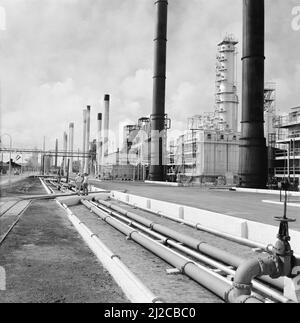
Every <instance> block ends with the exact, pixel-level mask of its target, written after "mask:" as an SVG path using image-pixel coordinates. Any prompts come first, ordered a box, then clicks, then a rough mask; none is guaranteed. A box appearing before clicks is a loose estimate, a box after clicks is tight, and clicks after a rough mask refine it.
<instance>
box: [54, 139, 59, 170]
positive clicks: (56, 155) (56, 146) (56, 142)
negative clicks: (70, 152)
mask: <svg viewBox="0 0 300 323" xmlns="http://www.w3.org/2000/svg"><path fill="white" fill-rule="evenodd" d="M57 157H58V139H56V140H55V161H54V166H55V169H57Z"/></svg>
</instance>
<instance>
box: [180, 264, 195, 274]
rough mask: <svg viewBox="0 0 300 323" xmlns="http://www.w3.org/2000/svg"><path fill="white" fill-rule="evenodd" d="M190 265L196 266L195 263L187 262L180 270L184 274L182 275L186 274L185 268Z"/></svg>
mask: <svg viewBox="0 0 300 323" xmlns="http://www.w3.org/2000/svg"><path fill="white" fill-rule="evenodd" d="M190 264H194V262H192V261H188V262H186V263H185V264H184V265H183V266H182V267H181V268H180V269H179V270H180V272H181V273H182V274H184V271H185V267H186V266H187V265H190Z"/></svg>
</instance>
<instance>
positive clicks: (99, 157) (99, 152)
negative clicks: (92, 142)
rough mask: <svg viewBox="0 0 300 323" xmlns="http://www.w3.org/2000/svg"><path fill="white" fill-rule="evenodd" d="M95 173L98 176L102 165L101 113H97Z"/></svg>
mask: <svg viewBox="0 0 300 323" xmlns="http://www.w3.org/2000/svg"><path fill="white" fill-rule="evenodd" d="M97 120H98V123H97V125H98V143H97V166H98V169H97V173H98V175H100V171H101V165H102V113H98V119H97Z"/></svg>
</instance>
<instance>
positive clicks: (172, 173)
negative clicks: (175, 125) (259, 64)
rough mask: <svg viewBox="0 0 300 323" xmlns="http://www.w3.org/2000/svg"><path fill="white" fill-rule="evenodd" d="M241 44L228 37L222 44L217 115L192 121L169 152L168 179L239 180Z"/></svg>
mask: <svg viewBox="0 0 300 323" xmlns="http://www.w3.org/2000/svg"><path fill="white" fill-rule="evenodd" d="M237 44H238V42H237V41H236V40H235V38H234V37H233V36H232V35H226V36H225V37H224V39H223V40H222V41H221V42H220V43H219V44H218V47H217V56H216V91H215V109H214V112H205V113H202V114H200V115H195V116H193V117H192V118H189V119H188V127H187V131H185V133H184V134H183V135H182V136H180V137H179V138H178V140H177V143H176V144H175V146H174V144H173V143H172V147H170V152H169V164H168V176H169V179H170V180H177V181H183V182H200V183H202V182H214V181H215V180H216V179H217V178H219V179H220V178H221V177H222V180H223V183H225V182H226V183H231V184H233V182H234V181H235V182H236V181H237V174H238V164H239V136H240V134H239V132H238V105H239V99H238V95H237V84H236V83H237V82H236V63H237V58H236V56H237V55H236V54H237V49H236V45H237Z"/></svg>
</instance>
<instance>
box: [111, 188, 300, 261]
mask: <svg viewBox="0 0 300 323" xmlns="http://www.w3.org/2000/svg"><path fill="white" fill-rule="evenodd" d="M110 196H111V198H114V199H116V200H119V201H121V202H125V203H128V204H130V205H132V206H136V207H139V208H142V209H144V210H149V211H151V212H155V213H157V214H164V215H167V216H169V217H172V218H175V219H184V220H186V221H189V222H192V223H194V224H195V225H196V224H200V225H201V226H203V227H206V228H209V229H214V230H217V231H219V232H222V233H226V234H230V235H233V236H235V237H239V238H245V239H248V240H250V241H253V242H256V243H260V244H263V245H266V246H267V245H268V244H273V243H275V241H276V236H277V233H278V226H275V225H274V226H273V225H268V224H264V223H260V222H254V221H249V220H246V219H243V218H236V217H232V216H229V215H225V214H221V213H216V212H211V211H207V210H203V209H198V208H194V207H189V206H185V205H179V204H175V203H169V202H165V201H160V200H154V199H149V198H146V197H141V196H137V195H132V194H126V193H121V192H117V191H112V192H111V193H110ZM290 236H291V246H292V248H293V250H294V251H295V253H296V254H298V255H300V232H298V231H294V230H290ZM298 255H297V257H299V256H298Z"/></svg>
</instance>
